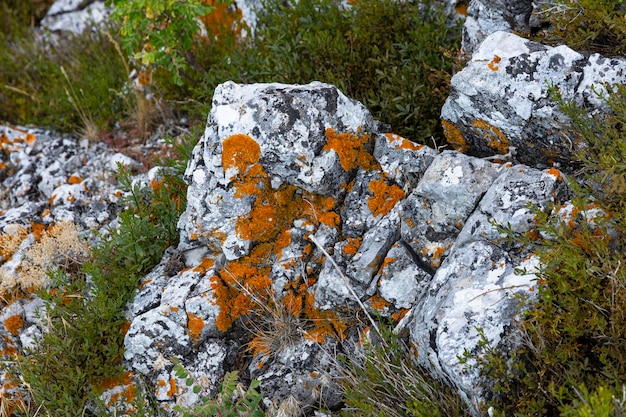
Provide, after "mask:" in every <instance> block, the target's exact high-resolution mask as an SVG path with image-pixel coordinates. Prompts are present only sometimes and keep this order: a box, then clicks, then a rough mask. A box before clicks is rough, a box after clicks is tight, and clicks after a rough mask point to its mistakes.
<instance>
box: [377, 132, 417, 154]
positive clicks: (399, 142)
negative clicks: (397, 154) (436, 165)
mask: <svg viewBox="0 0 626 417" xmlns="http://www.w3.org/2000/svg"><path fill="white" fill-rule="evenodd" d="M385 137H386V138H387V140H388V141H389V143H391V144H392V145H394V146H395V147H396V149H408V150H411V151H419V150H420V149H422V148H423V147H424V145H420V144H419V143H415V142H411V141H410V140H408V139H405V138H403V137H402V136H400V135H396V134H395V133H385Z"/></svg>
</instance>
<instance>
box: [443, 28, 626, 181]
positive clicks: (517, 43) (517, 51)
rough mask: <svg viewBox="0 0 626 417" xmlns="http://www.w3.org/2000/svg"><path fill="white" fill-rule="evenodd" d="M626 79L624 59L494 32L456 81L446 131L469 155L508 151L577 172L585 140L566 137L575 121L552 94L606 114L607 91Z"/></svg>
mask: <svg viewBox="0 0 626 417" xmlns="http://www.w3.org/2000/svg"><path fill="white" fill-rule="evenodd" d="M625 82H626V60H625V59H623V58H605V57H602V56H600V55H598V54H593V55H591V56H589V57H586V56H584V55H583V54H581V53H578V52H576V51H574V50H572V49H570V48H568V47H567V46H564V45H562V46H557V47H550V46H545V45H542V44H539V43H536V42H531V41H529V40H527V39H524V38H522V37H519V36H517V35H514V34H512V33H507V32H495V33H493V34H491V35H490V36H488V37H487V39H485V41H484V42H483V43H482V44H481V45H480V47H479V48H478V49H477V50H476V51H475V52H474V55H473V56H472V59H471V61H470V62H468V64H467V65H466V66H465V68H463V70H462V71H460V72H458V73H457V74H455V75H454V76H453V77H452V82H451V86H450V95H449V97H448V99H447V101H446V103H445V104H444V106H443V109H442V111H441V118H442V119H443V121H442V123H443V126H444V132H445V134H446V138H447V139H448V142H449V143H450V144H452V145H453V146H455V147H456V149H457V150H459V151H461V152H464V153H468V154H471V155H477V156H483V157H485V156H492V155H498V154H500V155H503V154H509V156H508V157H510V158H511V159H512V160H513V161H516V162H520V163H524V164H527V165H531V166H534V167H539V168H545V167H550V166H553V165H556V166H560V167H562V168H563V169H565V170H567V169H571V168H572V167H571V160H572V156H573V153H574V152H576V151H577V150H579V149H580V148H581V146H584V143H579V142H577V140H576V138H570V137H569V136H568V135H565V134H563V133H564V129H565V128H566V126H567V123H568V118H567V117H566V116H565V115H564V114H563V113H561V112H560V111H559V105H558V103H557V102H556V101H555V100H554V97H552V96H551V90H556V91H558V92H560V94H561V96H562V98H563V99H564V100H570V101H574V102H575V103H576V104H577V105H579V106H585V107H586V108H588V109H589V112H590V113H591V114H593V113H599V112H600V113H601V112H605V111H606V108H605V104H604V102H603V100H602V95H603V94H604V95H606V94H605V93H606V88H607V86H609V85H612V84H623V83H625Z"/></svg>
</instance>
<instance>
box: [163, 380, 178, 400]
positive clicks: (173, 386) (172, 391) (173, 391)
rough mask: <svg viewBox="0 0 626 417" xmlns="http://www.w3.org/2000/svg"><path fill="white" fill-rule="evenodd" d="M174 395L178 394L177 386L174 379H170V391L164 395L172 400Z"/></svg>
mask: <svg viewBox="0 0 626 417" xmlns="http://www.w3.org/2000/svg"><path fill="white" fill-rule="evenodd" d="M176 394H178V386H177V385H176V379H174V378H170V389H168V390H167V393H166V394H165V395H167V396H168V397H170V398H172V397H173V396H174V395H176Z"/></svg>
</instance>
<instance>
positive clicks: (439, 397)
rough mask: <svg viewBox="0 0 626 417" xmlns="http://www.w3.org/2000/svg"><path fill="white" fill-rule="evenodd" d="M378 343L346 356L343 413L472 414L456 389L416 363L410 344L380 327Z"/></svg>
mask: <svg viewBox="0 0 626 417" xmlns="http://www.w3.org/2000/svg"><path fill="white" fill-rule="evenodd" d="M380 330H381V335H382V339H381V340H380V343H379V344H376V345H374V344H368V343H366V344H365V347H364V349H365V350H364V352H363V355H355V356H351V357H349V358H344V362H345V363H346V367H345V369H346V370H345V372H344V377H343V379H342V380H341V382H342V384H343V387H344V402H345V405H346V407H345V408H344V409H343V410H342V414H341V415H342V416H363V417H406V416H415V417H437V416H442V417H443V416H446V417H456V416H470V415H471V413H470V412H469V410H468V408H467V405H466V404H465V403H464V402H463V400H462V399H461V398H460V396H459V395H458V393H457V392H455V390H454V389H453V388H451V387H449V386H447V385H446V384H445V383H443V382H441V381H437V380H435V379H433V378H432V377H431V376H429V375H428V373H427V372H426V371H425V370H423V369H421V368H420V367H419V366H417V365H416V364H415V363H414V359H415V358H414V357H413V356H412V354H411V351H410V349H409V348H408V346H407V345H406V344H405V343H404V342H403V341H402V340H401V339H400V338H398V336H396V335H395V334H394V333H393V332H392V331H391V330H390V329H388V328H385V327H384V326H383V327H381V328H380Z"/></svg>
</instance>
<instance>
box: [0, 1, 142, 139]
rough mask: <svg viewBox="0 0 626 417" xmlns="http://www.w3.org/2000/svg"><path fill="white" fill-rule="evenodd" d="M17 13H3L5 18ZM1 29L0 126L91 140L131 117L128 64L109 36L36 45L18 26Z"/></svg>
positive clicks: (69, 37) (134, 103) (31, 35)
mask: <svg viewBox="0 0 626 417" xmlns="http://www.w3.org/2000/svg"><path fill="white" fill-rule="evenodd" d="M28 3H29V2H24V4H28ZM6 7H8V6H7V5H6V4H5V3H0V9H2V8H5V9H6ZM20 10H22V9H19V8H18V9H16V10H13V11H7V10H5V11H7V15H5V16H11V15H13V16H15V15H18V14H19V11H20ZM3 29H4V31H2V32H0V61H2V65H1V66H0V121H5V122H10V123H16V124H37V125H39V126H50V127H53V128H56V129H60V130H65V131H68V130H69V131H71V130H73V131H82V132H83V133H84V134H85V135H86V136H87V137H90V138H91V139H94V140H95V139H97V138H98V134H99V132H102V131H110V130H111V129H112V128H113V126H114V125H115V124H116V123H117V122H120V121H123V120H125V119H128V118H129V117H130V116H131V115H132V114H133V109H135V108H136V106H137V97H136V95H135V94H134V91H131V90H132V89H131V90H129V89H128V87H126V82H127V80H128V74H129V67H128V63H127V62H126V58H125V57H124V55H123V54H122V53H121V50H120V48H119V45H118V40H116V38H115V37H114V36H113V35H111V34H110V32H108V31H106V30H105V29H103V31H101V32H95V33H89V34H88V33H85V34H83V35H72V34H67V35H66V37H65V38H64V39H63V41H62V42H54V41H52V40H50V39H47V40H46V39H40V40H38V39H37V36H36V35H35V34H34V33H33V32H32V31H29V30H26V29H27V28H25V27H24V26H22V23H20V22H19V20H9V21H8V22H7V23H6V25H5V26H4V28H3Z"/></svg>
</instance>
